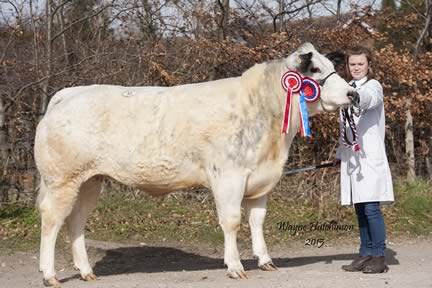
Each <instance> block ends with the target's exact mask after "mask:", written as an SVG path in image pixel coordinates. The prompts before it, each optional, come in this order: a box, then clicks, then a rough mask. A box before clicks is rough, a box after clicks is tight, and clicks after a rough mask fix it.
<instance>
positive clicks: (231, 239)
mask: <svg viewBox="0 0 432 288" xmlns="http://www.w3.org/2000/svg"><path fill="white" fill-rule="evenodd" d="M246 177H247V176H246V175H239V174H234V173H224V174H220V175H217V176H215V178H213V179H212V184H211V185H212V190H213V194H214V198H215V202H216V209H217V212H218V217H219V224H220V225H221V227H222V230H223V232H224V240H225V255H224V262H225V264H226V265H227V266H228V276H230V277H231V278H235V279H238V278H242V279H244V278H247V277H246V273H245V272H244V268H243V265H242V264H241V262H240V254H239V252H238V249H237V232H238V230H239V228H240V221H241V202H242V199H243V195H244V190H245V185H246Z"/></svg>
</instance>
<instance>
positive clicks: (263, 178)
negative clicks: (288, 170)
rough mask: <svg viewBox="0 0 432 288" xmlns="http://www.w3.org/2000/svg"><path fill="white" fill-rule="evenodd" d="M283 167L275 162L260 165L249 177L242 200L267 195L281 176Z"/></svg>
mask: <svg viewBox="0 0 432 288" xmlns="http://www.w3.org/2000/svg"><path fill="white" fill-rule="evenodd" d="M282 171H283V165H281V164H278V162H277V161H268V162H265V163H264V164H261V165H260V166H259V167H258V168H257V169H255V170H254V172H253V173H252V174H250V175H249V177H248V181H247V183H246V191H245V196H244V198H246V199H256V198H259V197H261V196H264V195H265V194H267V193H269V192H270V191H271V190H272V189H273V188H274V187H275V186H276V184H277V182H278V181H279V179H280V177H281V176H282Z"/></svg>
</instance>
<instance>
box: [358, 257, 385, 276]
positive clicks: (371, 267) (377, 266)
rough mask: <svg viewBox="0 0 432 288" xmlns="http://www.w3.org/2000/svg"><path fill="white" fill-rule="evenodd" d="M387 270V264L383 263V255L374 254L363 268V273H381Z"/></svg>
mask: <svg viewBox="0 0 432 288" xmlns="http://www.w3.org/2000/svg"><path fill="white" fill-rule="evenodd" d="M388 270H389V268H388V266H387V265H386V263H385V258H384V256H374V257H372V260H371V261H370V262H369V263H368V265H367V266H366V267H364V268H363V270H362V271H363V273H367V274H376V273H383V272H387V271H388Z"/></svg>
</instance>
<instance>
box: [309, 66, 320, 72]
mask: <svg viewBox="0 0 432 288" xmlns="http://www.w3.org/2000/svg"><path fill="white" fill-rule="evenodd" d="M320 71H321V70H320V69H319V68H315V67H313V68H311V69H310V72H311V73H319V72H320Z"/></svg>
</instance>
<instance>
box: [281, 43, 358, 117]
mask: <svg viewBox="0 0 432 288" xmlns="http://www.w3.org/2000/svg"><path fill="white" fill-rule="evenodd" d="M331 56H332V60H338V58H339V60H343V55H340V54H337V53H333V54H331ZM287 61H288V63H287V65H288V67H289V68H290V69H292V70H295V71H297V72H299V73H300V74H302V75H303V76H307V77H310V78H313V79H315V80H316V81H317V82H318V83H319V84H320V86H321V101H320V102H316V103H312V104H311V105H309V108H310V109H309V110H310V111H309V112H310V114H312V115H313V114H315V113H316V112H319V111H322V110H325V111H334V110H336V109H337V108H338V107H341V106H347V105H350V104H351V103H352V99H353V97H354V98H355V94H356V93H357V92H355V90H354V88H352V87H351V86H350V85H349V84H348V83H347V82H346V81H345V80H344V79H342V78H341V77H340V76H339V75H338V74H336V71H335V67H334V63H333V62H332V61H331V60H330V59H328V58H327V57H326V56H324V55H322V54H320V53H319V52H318V51H317V50H316V49H315V47H314V46H313V45H312V44H310V43H305V44H303V45H302V46H300V47H299V48H298V50H297V51H296V52H294V53H292V54H291V55H290V56H288V58H287Z"/></svg>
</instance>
